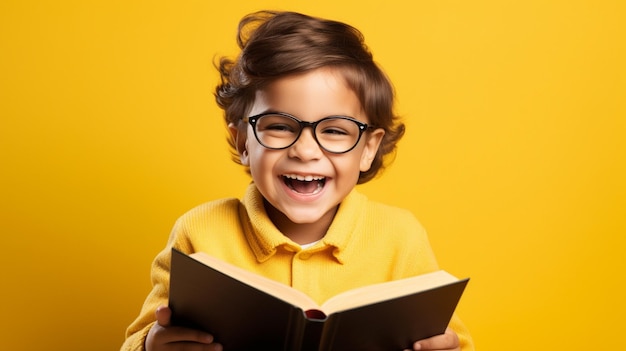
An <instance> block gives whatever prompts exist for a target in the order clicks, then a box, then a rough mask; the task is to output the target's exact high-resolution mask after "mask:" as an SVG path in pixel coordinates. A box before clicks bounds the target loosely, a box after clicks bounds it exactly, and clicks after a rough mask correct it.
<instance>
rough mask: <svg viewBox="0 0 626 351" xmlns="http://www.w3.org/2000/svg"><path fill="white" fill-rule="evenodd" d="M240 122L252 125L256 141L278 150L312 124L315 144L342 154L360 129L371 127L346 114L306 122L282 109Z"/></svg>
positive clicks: (245, 118)
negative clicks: (283, 111) (281, 110)
mask: <svg viewBox="0 0 626 351" xmlns="http://www.w3.org/2000/svg"><path fill="white" fill-rule="evenodd" d="M243 121H244V122H248V123H249V124H250V125H251V126H252V129H253V130H254V136H255V137H256V140H258V141H259V143H260V144H261V145H263V146H264V147H266V148H268V149H272V150H281V149H286V148H288V147H290V146H291V145H293V144H295V143H296V141H298V138H300V135H301V134H302V130H303V129H304V128H306V127H311V129H312V130H313V136H314V138H315V141H316V142H317V144H318V145H319V146H320V147H321V148H322V149H324V150H326V151H328V152H331V153H334V154H343V153H346V152H348V151H350V150H352V149H354V147H355V146H356V145H357V144H358V143H359V140H361V135H363V132H365V131H366V130H367V129H369V128H372V127H371V126H368V125H367V124H365V123H362V122H359V121H357V120H355V119H354V118H350V117H345V116H330V117H325V118H322V119H320V120H319V121H315V122H307V121H301V120H299V119H298V118H296V117H294V116H292V115H290V114H288V113H282V112H266V113H261V114H258V115H255V116H251V117H244V118H243Z"/></svg>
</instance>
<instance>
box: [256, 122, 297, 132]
mask: <svg viewBox="0 0 626 351" xmlns="http://www.w3.org/2000/svg"><path fill="white" fill-rule="evenodd" d="M262 130H265V131H275V132H294V128H293V126H291V125H289V124H285V123H272V124H266V125H265V124H264V125H263V126H262Z"/></svg>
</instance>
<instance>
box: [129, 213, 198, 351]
mask: <svg viewBox="0 0 626 351" xmlns="http://www.w3.org/2000/svg"><path fill="white" fill-rule="evenodd" d="M181 223H182V221H181V220H180V219H179V221H177V222H176V224H175V225H174V228H173V230H172V233H171V234H170V238H169V240H168V243H167V245H166V246H165V248H164V249H163V250H162V251H161V252H160V253H159V254H158V255H157V256H156V257H155V259H154V261H153V262H152V268H151V272H150V275H151V280H152V290H151V291H150V293H149V294H148V296H147V297H146V300H145V301H144V304H143V307H142V308H141V311H140V313H139V316H137V318H136V319H135V320H134V321H133V322H132V323H131V324H130V325H129V326H128V328H127V329H126V339H125V341H124V344H123V345H122V348H121V351H143V350H145V345H144V344H145V340H146V336H147V335H148V332H149V331H150V328H152V326H153V325H154V323H155V322H156V316H155V313H156V309H157V308H158V307H159V306H167V304H168V297H169V284H170V256H171V250H172V247H175V248H177V249H179V250H181V251H183V252H186V253H190V251H191V244H190V243H189V240H188V236H187V235H186V234H185V230H184V227H183V226H182V225H181Z"/></svg>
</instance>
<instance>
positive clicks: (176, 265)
mask: <svg viewBox="0 0 626 351" xmlns="http://www.w3.org/2000/svg"><path fill="white" fill-rule="evenodd" d="M364 274H367V273H364ZM468 281H469V279H462V280H461V279H457V278H455V277H454V276H452V275H450V274H449V273H446V272H445V271H436V272H433V273H428V274H424V275H420V276H416V277H411V278H406V279H402V280H395V281H390V282H385V283H380V284H375V285H369V286H364V287H360V288H357V289H353V290H349V291H346V292H344V293H341V294H339V295H336V296H334V297H332V298H330V299H329V300H327V301H326V302H324V303H323V304H322V305H321V306H318V305H317V304H316V303H315V302H314V301H313V300H312V299H311V298H310V297H308V296H307V295H306V294H304V293H302V292H300V291H298V290H296V289H294V288H292V287H290V286H287V285H284V284H282V283H279V282H277V281H274V280H271V279H268V278H265V277H263V276H260V275H258V274H255V273H252V272H249V271H246V270H244V269H241V268H238V267H236V266H234V265H231V264H229V263H226V262H224V261H220V260H218V259H216V258H214V257H211V256H209V255H207V254H204V253H194V254H191V255H186V254H184V253H182V252H180V251H178V250H176V249H172V262H171V271H170V297H169V306H170V308H171V309H172V313H173V315H172V323H173V324H175V325H182V326H187V327H192V328H197V329H201V330H205V331H207V332H209V333H211V334H213V335H214V336H215V340H216V341H217V342H219V343H221V344H222V345H223V346H224V350H226V351H239V350H253V349H254V350H259V349H260V350H272V351H275V350H284V351H299V350H301V351H331V350H333V351H339V350H341V351H346V350H347V351H350V350H372V351H373V350H381V351H382V350H402V349H405V348H410V345H412V343H413V342H415V341H417V340H420V339H424V338H427V337H430V336H433V335H437V334H441V333H443V332H444V331H445V329H446V327H447V325H448V323H449V322H450V318H451V317H452V314H453V312H454V310H455V308H456V305H457V303H458V301H459V299H460V298H461V295H462V293H463V290H464V289H465V286H466V285H467V282H468Z"/></svg>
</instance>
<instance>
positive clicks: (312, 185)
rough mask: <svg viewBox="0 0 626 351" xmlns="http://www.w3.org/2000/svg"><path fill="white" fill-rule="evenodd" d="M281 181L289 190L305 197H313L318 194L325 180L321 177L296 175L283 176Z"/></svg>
mask: <svg viewBox="0 0 626 351" xmlns="http://www.w3.org/2000/svg"><path fill="white" fill-rule="evenodd" d="M283 181H284V182H285V185H287V186H288V187H289V189H291V190H293V191H295V192H297V193H299V194H305V195H315V194H317V193H319V192H320V191H321V190H322V188H324V184H326V178H325V177H321V176H312V175H308V176H302V175H296V174H285V175H283Z"/></svg>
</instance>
